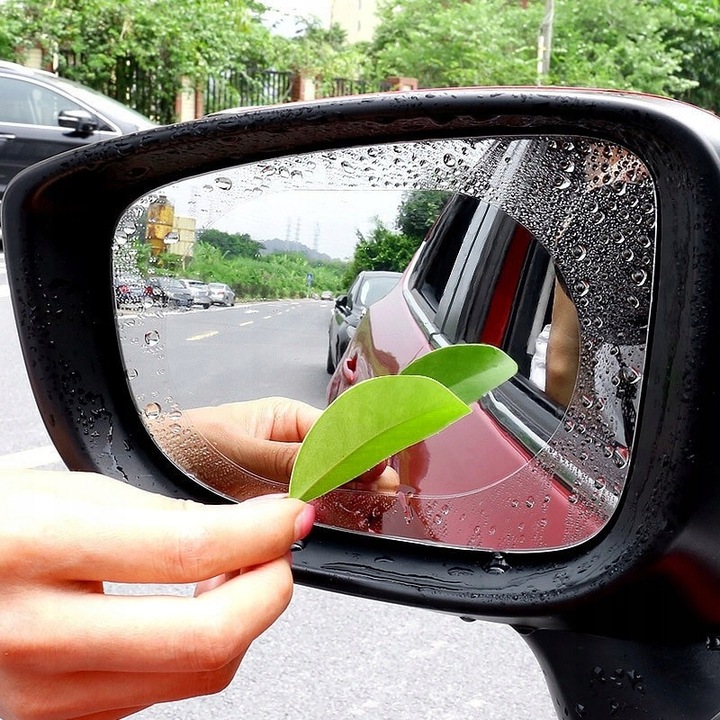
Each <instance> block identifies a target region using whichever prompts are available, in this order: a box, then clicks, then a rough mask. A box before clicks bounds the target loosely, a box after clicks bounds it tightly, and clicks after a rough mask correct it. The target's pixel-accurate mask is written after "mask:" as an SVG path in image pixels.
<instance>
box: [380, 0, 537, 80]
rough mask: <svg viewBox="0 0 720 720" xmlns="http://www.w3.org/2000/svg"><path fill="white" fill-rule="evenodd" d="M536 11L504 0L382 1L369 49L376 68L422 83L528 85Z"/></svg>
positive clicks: (532, 75) (534, 5) (532, 70)
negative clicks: (464, 0)
mask: <svg viewBox="0 0 720 720" xmlns="http://www.w3.org/2000/svg"><path fill="white" fill-rule="evenodd" d="M543 5H544V3H543ZM541 9H542V8H541V6H540V4H539V3H538V2H534V3H531V5H530V7H529V8H528V9H527V10H523V9H522V7H521V5H520V3H509V2H507V0H467V2H461V1H459V0H447V1H446V2H438V0H385V2H382V3H381V4H380V6H379V9H378V18H379V25H378V27H377V30H376V33H375V38H374V41H373V44H372V48H371V52H372V55H373V58H374V61H375V67H376V72H377V74H378V75H379V76H380V77H386V76H410V77H416V78H418V81H419V83H420V85H421V86H422V87H448V86H461V85H503V84H517V83H526V84H527V83H533V82H534V81H535V54H536V45H537V28H538V25H539V24H540V18H541Z"/></svg>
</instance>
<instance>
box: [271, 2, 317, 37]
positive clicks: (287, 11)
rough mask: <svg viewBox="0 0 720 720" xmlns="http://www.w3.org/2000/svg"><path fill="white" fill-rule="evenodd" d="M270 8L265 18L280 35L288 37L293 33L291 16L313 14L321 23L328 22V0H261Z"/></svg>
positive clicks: (293, 24) (293, 25) (293, 27)
mask: <svg viewBox="0 0 720 720" xmlns="http://www.w3.org/2000/svg"><path fill="white" fill-rule="evenodd" d="M262 2H263V4H264V5H266V6H267V7H268V8H270V9H271V10H270V12H268V14H267V16H266V18H267V21H269V22H270V23H271V24H272V25H273V26H274V27H275V31H276V32H277V33H278V34H280V35H286V36H288V37H290V36H292V35H294V34H295V30H296V28H295V22H294V20H293V16H296V15H301V16H303V17H308V16H311V15H314V16H315V17H317V18H318V19H319V20H320V21H321V22H322V24H323V25H326V26H327V25H329V24H330V0H262Z"/></svg>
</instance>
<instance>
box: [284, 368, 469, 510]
mask: <svg viewBox="0 0 720 720" xmlns="http://www.w3.org/2000/svg"><path fill="white" fill-rule="evenodd" d="M469 413H470V409H469V408H468V406H467V405H466V404H465V403H463V402H462V401H461V400H459V399H458V398H457V397H456V396H455V395H454V394H453V393H452V392H450V391H449V390H448V389H447V388H446V387H445V386H444V385H442V384H441V383H439V382H437V381H436V380H433V379H431V378H427V377H421V376H416V375H408V376H404V375H385V376H382V377H376V378H371V379H370V380H365V381H364V382H361V383H359V384H358V385H355V386H354V387H352V388H350V389H349V390H347V391H346V392H344V393H343V394H342V395H340V396H338V397H337V398H336V399H335V400H334V401H333V402H332V403H331V404H330V405H329V406H328V407H327V408H326V409H325V411H324V412H323V414H322V415H321V416H320V417H319V418H318V420H317V421H316V422H315V424H314V425H313V426H312V428H310V431H309V432H308V434H307V436H306V437H305V439H304V440H303V443H302V445H301V447H300V452H299V453H298V455H297V458H296V460H295V465H294V467H293V472H292V477H291V478H290V489H289V494H290V497H294V498H298V499H300V500H305V501H309V500H313V499H315V498H317V497H320V495H323V494H325V493H327V492H330V491H331V490H334V489H335V488H337V487H339V486H340V485H342V484H343V483H346V482H348V481H349V480H352V479H353V478H356V477H358V476H359V475H361V474H362V473H364V472H365V471H367V470H369V469H370V468H372V467H374V466H375V465H377V464H378V463H379V462H381V461H383V460H385V459H387V458H388V457H390V456H391V455H394V454H395V453H398V452H400V451H401V450H404V449H405V448H406V447H409V446H410V445H414V444H415V443H417V442H420V441H421V440H424V439H425V438H427V437H429V436H430V435H434V434H435V433H437V432H439V431H440V430H442V429H443V428H445V427H447V426H448V425H450V424H451V423H453V422H455V421H456V420H459V419H460V418H461V417H464V416H465V415H468V414H469Z"/></svg>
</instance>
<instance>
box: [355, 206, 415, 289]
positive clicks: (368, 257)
mask: <svg viewBox="0 0 720 720" xmlns="http://www.w3.org/2000/svg"><path fill="white" fill-rule="evenodd" d="M357 235H358V243H357V245H356V246H355V253H354V255H353V259H352V262H351V264H350V267H349V268H348V272H347V275H346V276H345V285H350V283H351V282H352V279H353V278H354V277H355V276H356V275H357V274H358V273H359V272H360V271H361V270H393V271H395V272H402V271H403V270H404V269H405V268H406V267H407V264H408V263H409V262H410V260H411V259H412V256H413V255H414V254H415V251H416V250H417V248H418V245H419V242H418V241H417V240H416V239H415V238H410V237H408V236H407V235H403V233H398V232H393V231H392V230H389V229H388V228H386V227H385V225H383V224H382V223H381V222H380V221H379V220H376V221H375V226H374V227H373V229H372V230H371V231H370V233H369V235H368V236H367V237H365V236H364V235H363V234H362V233H361V232H358V234H357Z"/></svg>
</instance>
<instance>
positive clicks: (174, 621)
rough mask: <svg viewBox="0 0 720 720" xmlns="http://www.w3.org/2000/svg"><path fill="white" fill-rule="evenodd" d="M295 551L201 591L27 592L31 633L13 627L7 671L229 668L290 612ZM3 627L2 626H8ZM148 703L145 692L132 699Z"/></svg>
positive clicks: (2, 662) (6, 647)
mask: <svg viewBox="0 0 720 720" xmlns="http://www.w3.org/2000/svg"><path fill="white" fill-rule="evenodd" d="M292 589H293V585H292V573H291V570H290V562H289V559H288V558H287V557H283V558H280V559H278V560H274V561H273V562H270V563H266V564H264V565H261V566H259V567H256V568H253V569H251V570H247V571H245V572H243V573H242V574H241V575H237V576H235V577H233V578H232V579H230V580H227V581H226V582H224V583H222V584H221V585H219V586H217V587H216V588H214V589H212V590H208V591H206V592H204V593H202V594H201V595H199V596H197V597H178V596H164V597H163V596H118V595H102V594H97V595H81V594H73V595H70V594H69V593H57V594H56V596H55V597H54V598H51V599H50V601H48V597H47V595H46V594H43V595H42V596H38V597H35V598H33V597H29V598H25V607H24V608H23V612H24V616H25V617H26V618H28V619H30V618H32V622H30V621H28V622H27V623H25V626H26V631H25V632H24V633H17V631H16V630H17V629H16V628H12V627H6V628H5V630H4V632H3V634H2V637H0V644H1V645H2V647H3V655H2V657H0V669H2V670H3V671H10V672H15V673H17V672H18V671H19V670H23V671H26V672H31V673H42V672H44V671H46V669H47V668H51V669H52V670H53V672H56V673H75V672H82V671H89V670H96V671H103V672H127V673H130V672H143V673H163V672H172V673H194V672H210V671H214V670H217V669H218V668H222V667H225V666H226V665H227V664H228V663H230V662H232V661H233V659H235V658H237V657H239V656H241V655H242V654H243V653H244V652H245V650H246V649H247V647H248V646H249V645H250V643H251V642H252V641H253V640H254V639H255V638H256V637H257V636H258V635H260V634H261V633H262V632H264V631H265V630H266V629H267V628H268V627H269V626H270V625H271V624H272V623H273V622H274V621H275V620H276V619H277V617H278V616H279V615H280V614H281V613H282V612H283V611H284V610H285V608H286V607H287V605H288V603H289V602H290V598H291V597H292ZM1 627H2V626H1V625H0V628H1ZM130 702H132V703H135V702H139V703H142V702H144V700H143V699H142V698H136V699H135V700H130Z"/></svg>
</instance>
